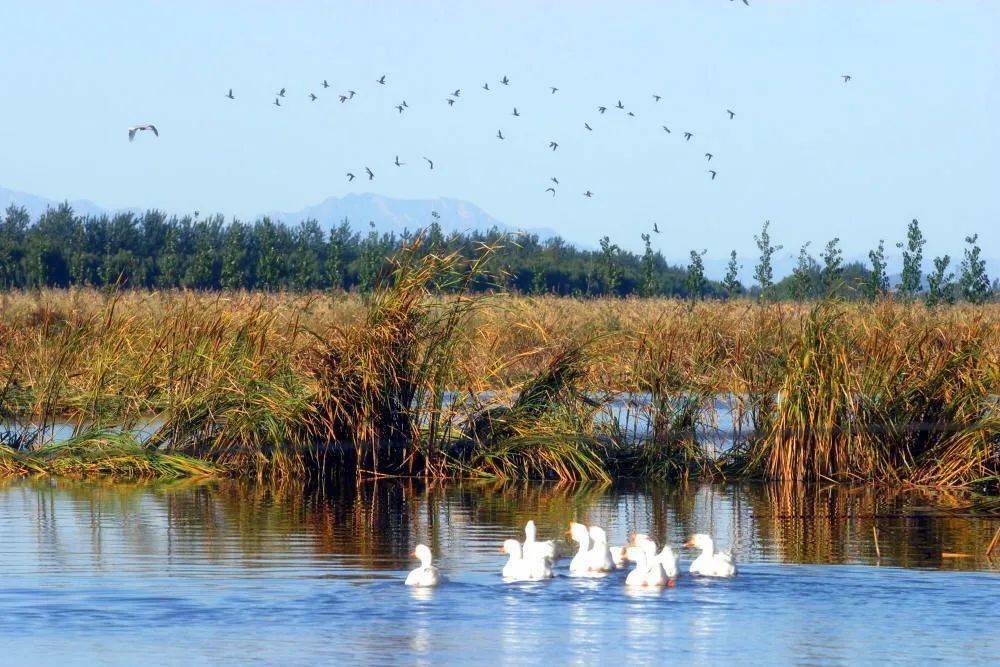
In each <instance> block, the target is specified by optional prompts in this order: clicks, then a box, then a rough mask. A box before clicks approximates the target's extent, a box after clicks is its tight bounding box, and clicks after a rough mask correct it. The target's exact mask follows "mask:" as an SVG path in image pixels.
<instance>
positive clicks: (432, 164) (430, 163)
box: [424, 157, 434, 169]
mask: <svg viewBox="0 0 1000 667" xmlns="http://www.w3.org/2000/svg"><path fill="white" fill-rule="evenodd" d="M424 159H425V160H427V164H428V165H430V168H431V169H433V168H434V161H433V160H431V159H430V158H429V157H424Z"/></svg>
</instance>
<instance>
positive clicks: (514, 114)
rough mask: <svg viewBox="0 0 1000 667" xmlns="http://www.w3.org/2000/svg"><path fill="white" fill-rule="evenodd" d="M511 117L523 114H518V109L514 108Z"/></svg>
mask: <svg viewBox="0 0 1000 667" xmlns="http://www.w3.org/2000/svg"><path fill="white" fill-rule="evenodd" d="M511 115H512V116H520V115H521V114H519V113H518V112H517V107H514V113H513V114H511Z"/></svg>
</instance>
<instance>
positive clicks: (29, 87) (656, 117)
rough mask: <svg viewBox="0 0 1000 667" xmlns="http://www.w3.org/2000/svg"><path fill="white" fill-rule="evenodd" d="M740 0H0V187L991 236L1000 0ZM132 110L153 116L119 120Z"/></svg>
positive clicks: (568, 232) (686, 235)
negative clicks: (917, 228) (913, 226)
mask: <svg viewBox="0 0 1000 667" xmlns="http://www.w3.org/2000/svg"><path fill="white" fill-rule="evenodd" d="M751 5H752V6H750V7H746V6H743V4H742V3H741V2H739V0H737V1H736V2H731V1H730V0H692V1H690V2H665V1H663V0H659V1H656V2H626V1H616V2H610V1H608V2H583V1H574V2H570V1H568V0H566V1H563V2H535V1H532V2H511V1H506V2H499V1H497V2H469V1H463V2H457V1H456V2H416V1H414V2H410V1H407V2H402V1H400V2H349V1H345V0H339V1H337V2H304V1H297V2H281V3H279V2H247V1H242V2H206V1H205V0H199V1H197V2H182V1H176V0H174V1H171V2H155V3H154V2H141V1H136V0H133V1H131V2H128V3H122V2H113V3H112V2H65V3H64V2H50V1H46V2H36V1H34V0H31V1H22V0H4V2H3V7H2V9H0V25H2V37H0V43H2V47H0V48H2V55H0V63H2V67H0V89H2V90H3V91H4V103H3V105H2V106H0V150H2V152H0V156H2V157H0V186H3V187H7V188H12V189H17V190H24V191H28V192H31V193H34V194H38V195H43V196H47V197H52V198H58V199H62V198H69V199H74V198H89V199H93V200H94V201H96V202H98V203H99V204H102V205H105V206H109V207H119V206H139V207H161V208H164V209H167V210H171V211H190V210H194V209H200V210H201V211H202V212H203V213H204V212H222V213H225V214H227V215H239V216H243V217H249V216H252V215H254V214H257V213H259V212H262V211H269V210H296V209H298V208H301V207H303V206H305V205H308V204H313V203H316V202H318V201H320V200H322V199H324V198H325V197H327V196H331V195H337V196H340V195H344V194H347V193H349V192H376V193H379V194H384V195H388V196H394V197H407V198H427V197H436V196H449V197H455V198H460V199H467V200H469V201H472V202H474V203H476V204H478V205H479V206H481V207H482V208H484V209H485V210H487V211H488V212H489V213H491V214H492V215H494V216H495V217H496V218H498V219H500V220H502V221H504V222H506V223H508V224H511V225H514V226H521V227H550V228H553V229H555V230H557V231H558V232H560V233H562V234H563V235H564V236H566V237H567V238H569V239H571V240H575V241H582V242H588V243H591V244H592V243H594V242H595V241H596V239H597V238H598V237H599V236H601V235H603V234H606V233H607V234H610V235H611V236H612V237H613V238H615V239H616V240H618V241H619V242H620V243H622V245H625V246H628V247H633V248H635V247H638V246H639V245H640V241H639V234H640V233H641V232H642V231H644V230H646V229H647V228H648V227H649V225H650V223H651V221H657V223H658V224H659V227H660V228H661V229H662V230H664V232H665V233H664V234H663V235H661V236H660V237H657V238H656V241H657V243H658V244H659V247H660V248H661V249H662V250H663V252H664V254H665V255H667V256H668V257H680V256H683V255H685V254H686V253H687V251H688V250H689V249H691V248H695V247H696V248H702V247H707V248H709V249H710V256H717V257H721V256H722V255H724V254H726V253H728V250H729V249H730V248H735V249H737V250H738V251H739V252H740V253H741V254H752V253H753V251H754V245H753V234H754V233H755V232H756V231H757V230H758V229H759V226H760V224H761V222H762V221H763V220H764V219H765V218H769V219H770V220H771V221H772V225H773V229H774V233H775V236H776V237H777V238H778V240H780V241H781V242H783V243H784V244H785V247H786V251H787V250H791V249H794V247H796V246H797V245H798V244H800V243H802V242H804V241H805V240H808V239H812V240H813V242H814V247H815V246H821V245H822V244H823V243H824V242H825V241H826V240H827V239H829V238H830V237H832V236H835V235H836V236H840V237H841V238H842V240H843V245H844V248H845V251H846V252H847V253H848V254H860V253H862V252H864V251H865V250H867V248H868V247H870V245H871V244H873V243H875V242H877V240H878V238H880V237H885V238H886V239H887V241H889V240H891V241H895V240H897V239H899V238H901V237H902V236H903V234H904V231H905V226H906V224H907V223H908V222H909V220H910V219H911V218H914V217H916V218H919V219H920V221H921V223H922V225H923V227H924V229H925V233H926V234H927V236H928V237H929V239H930V245H929V248H928V250H929V251H930V252H931V253H934V252H952V253H953V254H954V253H955V252H956V251H958V250H959V249H960V247H961V241H962V237H963V236H965V235H966V234H968V233H970V232H973V231H977V232H979V234H980V240H981V242H982V244H983V246H984V250H985V253H986V254H988V255H990V254H992V255H997V254H998V253H1000V224H998V222H1000V197H998V196H997V190H996V188H997V186H996V184H997V183H998V182H1000V169H998V155H1000V133H998V131H997V112H998V109H1000V104H998V103H1000V3H998V2H971V1H969V2H964V1H959V0H955V1H953V2H952V1H949V2H943V1H941V2H921V1H918V0H907V1H905V2H904V1H902V0H900V1H897V2H890V1H884V2H877V1H874V0H864V1H860V0H859V1H857V2H851V1H848V0H831V1H829V2H787V1H786V2H765V1H763V0H752V2H751ZM383 73H384V74H387V75H388V77H387V80H388V85H386V86H384V87H383V86H379V85H377V84H376V83H375V79H376V78H377V77H379V76H380V75H381V74H383ZM842 73H849V74H851V75H852V76H853V77H854V78H853V80H852V81H851V82H850V83H848V84H846V85H845V84H844V83H843V82H842V81H841V79H840V75H841V74H842ZM505 74H506V75H507V76H509V77H510V79H511V85H510V86H508V87H505V86H501V85H500V84H499V83H498V79H499V78H500V77H501V76H503V75H505ZM324 78H325V79H328V80H329V81H330V83H331V85H332V87H331V88H330V89H329V90H323V89H322V87H321V86H320V82H321V81H322V80H323V79H324ZM487 81H488V82H489V84H490V88H491V89H492V91H491V92H489V93H486V92H484V91H483V90H482V89H481V85H482V84H483V83H484V82H487ZM550 85H554V86H558V87H559V92H558V93H557V94H555V95H552V94H550V93H549V90H548V86H550ZM230 87H232V88H233V90H234V93H235V95H236V98H237V99H236V100H235V101H230V100H228V99H226V98H225V97H224V95H225V93H226V91H227V90H228V89H229V88H230ZM281 87H285V88H287V89H288V93H287V99H285V100H284V101H283V106H282V108H280V109H279V108H276V107H274V106H273V105H272V102H273V100H274V94H275V92H276V91H277V90H278V89H279V88H281ZM455 88H461V89H462V94H461V97H460V98H459V101H458V103H457V104H456V105H455V106H454V107H453V108H449V107H448V106H447V104H446V103H445V98H446V97H447V95H448V94H449V92H450V91H452V90H454V89H455ZM347 89H354V90H356V91H357V92H358V95H357V97H355V99H354V100H352V101H351V102H350V103H348V104H340V103H339V102H338V101H337V99H336V97H335V93H337V92H341V91H345V90H347ZM309 91H314V92H315V93H316V94H317V95H320V96H321V98H320V100H319V101H317V102H315V103H310V102H309V101H308V99H307V94H308V92H309ZM653 93H657V94H660V95H662V96H663V100H662V101H661V102H659V103H658V104H656V103H654V102H653V99H652V94H653ZM404 99H405V100H406V101H407V103H408V104H409V109H408V110H407V111H406V113H404V114H402V115H400V114H398V113H397V112H396V110H395V109H394V108H393V107H394V105H396V104H397V103H399V102H400V101H401V100H404ZM618 99H621V100H622V102H623V103H624V104H625V106H626V108H627V110H632V111H634V113H635V114H636V117H635V118H630V117H627V116H626V115H625V112H622V111H619V110H617V109H614V108H613V107H614V105H615V104H616V102H617V101H618ZM601 104H603V105H606V106H608V107H609V109H608V112H607V114H606V115H603V116H602V115H600V114H599V113H598V112H597V111H596V107H597V106H598V105H601ZM514 106H517V107H518V110H519V112H520V113H521V116H520V117H519V118H514V117H513V116H512V115H511V110H512V108H513V107H514ZM727 108H730V109H733V110H734V111H735V112H736V114H737V116H736V118H735V119H734V120H729V119H728V116H727V114H726V109H727ZM141 122H153V123H155V124H156V125H157V126H158V127H159V129H160V132H161V136H160V137H159V139H156V138H154V137H152V136H150V135H143V136H139V137H137V139H136V141H135V142H134V143H132V144H130V143H129V142H128V140H127V136H126V129H127V128H128V127H129V126H130V125H133V124H136V123H141ZM584 122H589V123H590V125H591V126H592V127H593V128H594V129H593V132H588V131H587V130H585V129H584V126H583V124H584ZM662 124H666V125H667V126H669V127H670V129H671V130H672V131H673V132H672V134H669V135H667V134H666V133H664V132H663V131H662V130H661V129H660V126H661V125H662ZM501 128H502V130H503V132H504V134H505V135H506V136H507V137H508V139H507V140H506V141H503V142H500V141H498V140H497V139H496V137H495V135H496V132H497V130H498V129H501ZM684 131H691V132H693V133H694V138H693V139H692V140H691V141H690V142H685V141H684V140H683V137H682V133H683V132H684ZM549 140H556V141H558V142H559V149H558V151H556V152H552V151H550V150H548V149H547V147H546V144H547V143H548V141H549ZM706 151H709V152H712V153H713V154H714V156H715V157H714V159H713V160H712V161H711V164H710V165H708V164H706V160H705V158H704V157H703V154H704V153H705V152H706ZM397 154H398V155H399V156H400V159H401V160H403V161H404V162H407V163H408V164H407V166H405V167H402V168H397V167H395V166H393V164H392V162H393V159H394V157H395V155H397ZM422 155H427V156H429V157H431V158H432V159H433V160H434V161H435V169H434V171H433V172H430V171H428V170H427V169H426V167H425V166H424V164H422V161H421V159H420V158H421V156H422ZM365 165H368V166H371V167H372V169H374V170H375V172H376V174H377V179H376V180H375V181H374V182H373V183H368V182H367V181H364V180H362V179H359V180H356V181H355V182H354V183H353V184H349V183H347V181H346V179H345V177H344V173H345V172H346V171H348V170H351V171H354V172H355V173H357V174H358V175H359V176H361V172H363V168H364V166H365ZM708 168H713V169H716V170H717V171H718V178H717V180H715V181H714V182H713V181H711V180H710V178H709V175H708V174H707V173H706V170H707V169H708ZM551 176H556V177H558V178H559V179H560V181H561V183H562V185H561V186H560V188H559V194H558V196H557V197H555V198H552V197H551V196H550V195H549V194H548V193H546V192H545V191H544V190H545V188H546V187H548V185H549V184H550V183H549V182H548V179H549V177H551ZM587 189H590V190H592V191H593V192H594V193H595V195H594V198H593V199H589V200H588V199H585V198H584V197H583V196H582V193H583V191H584V190H587ZM816 249H817V250H818V249H819V248H818V247H817V248H816Z"/></svg>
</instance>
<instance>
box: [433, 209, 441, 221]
mask: <svg viewBox="0 0 1000 667" xmlns="http://www.w3.org/2000/svg"><path fill="white" fill-rule="evenodd" d="M431 217H432V218H434V219H435V220H440V219H441V214H440V213H438V212H437V211H431Z"/></svg>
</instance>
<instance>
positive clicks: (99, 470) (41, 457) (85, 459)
mask: <svg viewBox="0 0 1000 667" xmlns="http://www.w3.org/2000/svg"><path fill="white" fill-rule="evenodd" d="M10 454H11V456H12V460H13V462H14V465H16V466H20V467H21V470H20V471H19V472H30V473H38V474H42V473H44V474H53V475H65V476H70V477H88V476H113V477H118V478H126V479H150V478H159V479H177V478H182V477H208V476H216V475H219V474H220V473H221V469H220V468H218V467H217V466H214V465H212V464H210V463H208V462H206V461H202V460H198V459H194V458H191V457H188V456H184V455H182V454H176V453H165V452H158V451H156V450H154V449H151V448H150V447H148V446H145V445H143V444H142V443H140V442H139V441H138V440H137V439H136V438H135V437H134V436H133V435H131V434H127V433H115V432H111V431H93V432H89V433H83V434H80V435H75V436H73V437H71V438H69V439H67V440H63V441H61V442H58V443H50V444H48V445H45V446H43V447H41V448H39V449H36V450H32V451H30V452H23V453H17V452H13V451H12V450H11V452H10ZM3 457H4V452H3V451H2V450H0V466H2V465H3V460H4V458H3Z"/></svg>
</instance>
